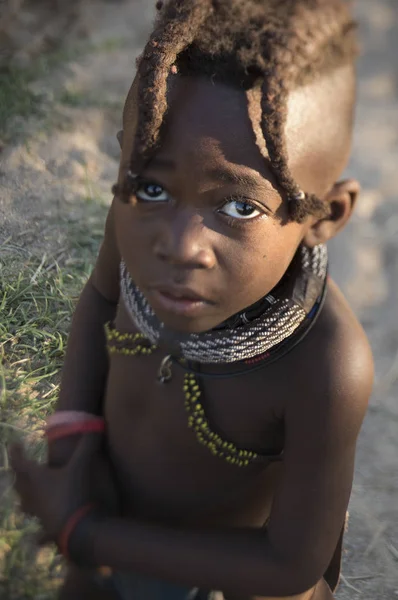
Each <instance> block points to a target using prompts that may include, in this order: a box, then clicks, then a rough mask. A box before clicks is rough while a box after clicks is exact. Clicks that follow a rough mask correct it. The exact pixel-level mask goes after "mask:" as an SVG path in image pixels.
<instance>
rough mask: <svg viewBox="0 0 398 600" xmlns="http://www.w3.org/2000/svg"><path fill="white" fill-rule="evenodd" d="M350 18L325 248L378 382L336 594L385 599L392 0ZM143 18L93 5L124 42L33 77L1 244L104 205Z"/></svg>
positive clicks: (3, 158) (391, 471)
mask: <svg viewBox="0 0 398 600" xmlns="http://www.w3.org/2000/svg"><path fill="white" fill-rule="evenodd" d="M151 4H152V3H151ZM357 13H358V17H359V19H360V22H361V29H362V33H363V44H364V52H363V57H362V59H361V61H360V67H359V73H360V86H359V106H358V115H357V127H356V136H355V143H354V152H353V158H352V161H351V165H350V168H349V174H350V175H352V176H355V177H356V178H358V179H359V180H360V181H361V183H362V185H363V194H362V198H361V200H360V202H359V204H358V210H357V212H356V215H355V217H354V219H353V220H352V222H351V224H350V225H349V227H348V228H347V229H346V231H345V232H343V234H341V235H340V237H339V238H338V239H337V240H336V241H334V242H333V243H332V244H331V270H332V275H333V276H334V277H335V279H336V280H337V281H338V283H339V284H340V285H341V286H342V288H343V290H344V292H345V294H346V295H347V297H348V298H349V300H350V302H351V304H352V305H353V307H354V308H355V310H356V312H357V314H358V316H359V318H360V320H361V322H362V323H363V325H364V326H365V329H366V331H367V334H368V336H369V338H370V341H371V344H372V348H373V351H374V355H375V360H376V376H377V377H376V386H375V391H374V394H373V397H372V401H371V404H370V408H369V412H368V415H367V418H366V421H365V424H364V427H363V430H362V432H361V435H360V439H359V444H358V454H357V464H356V474H355V482H354V488H353V494H352V500H351V505H350V527H349V532H348V535H347V537H346V551H345V556H344V566H343V580H342V583H341V586H340V588H339V591H338V594H337V598H338V599H339V600H375V599H377V600H379V599H386V600H387V599H393V598H395V597H398V476H397V464H398V436H397V423H398V404H397V402H396V396H397V392H398V318H397V316H398V314H397V302H398V262H397V260H396V257H397V253H398V212H397V208H398V200H397V194H396V190H397V187H398V172H397V166H398V111H397V108H398V71H397V64H396V57H397V53H398V41H397V36H398V0H377V1H376V0H360V1H359V3H358V6H357ZM151 14H152V11H151V8H150V6H148V3H147V2H145V1H138V0H137V1H136V2H130V3H128V5H127V4H120V3H118V2H113V3H107V4H102V3H100V4H99V5H98V7H97V8H96V10H95V11H94V12H93V14H90V15H89V18H90V28H91V30H92V31H93V39H94V41H95V42H96V43H98V44H101V43H102V42H103V41H104V40H107V39H109V38H112V39H113V40H119V41H120V40H122V41H123V43H115V44H114V45H113V46H112V44H111V45H109V44H108V49H107V51H101V52H96V53H91V54H89V55H87V56H85V57H84V58H80V59H77V60H75V61H69V62H68V64H67V65H66V66H63V67H62V68H60V69H58V70H57V71H56V72H55V73H54V74H53V75H52V76H51V78H50V79H42V80H41V81H40V82H38V83H36V84H34V85H35V91H39V92H40V93H42V94H44V95H45V97H46V98H47V102H48V106H49V110H50V107H51V110H53V109H54V107H55V108H56V114H57V118H56V119H55V121H54V122H55V125H54V124H53V126H52V127H47V128H43V122H42V121H39V120H37V119H34V118H32V119H30V120H29V121H28V122H26V121H24V122H23V123H21V126H22V127H23V128H25V130H28V131H29V136H28V141H26V140H25V141H24V142H16V141H15V142H14V143H11V144H8V145H6V146H5V147H3V150H2V152H1V154H0V187H1V196H0V223H1V226H0V243H1V241H4V240H5V239H6V238H8V237H9V236H12V242H13V243H14V244H15V245H16V246H19V247H21V246H28V247H29V249H30V251H34V252H37V254H38V255H40V256H41V255H42V254H43V252H46V253H47V254H50V255H54V256H56V255H57V253H60V252H62V248H63V245H64V240H65V236H66V235H67V231H68V227H67V224H68V223H69V222H76V221H81V223H82V224H83V225H84V223H85V220H84V219H85V215H86V214H87V211H86V208H87V193H88V192H87V190H88V188H89V190H90V193H91V192H92V193H93V194H94V195H95V196H96V197H99V198H100V199H103V202H104V203H107V202H109V199H110V194H109V189H110V186H111V184H112V183H113V182H114V181H115V178H116V173H117V160H118V147H117V143H116V140H115V133H116V131H117V129H118V127H119V125H120V116H121V107H122V101H123V99H124V96H125V94H126V92H127V90H128V87H129V85H130V82H131V80H132V77H133V73H134V59H135V56H136V55H137V53H138V51H139V49H140V47H141V45H142V43H143V41H144V40H145V34H146V31H147V28H148V23H149V19H150V17H151ZM111 46H112V47H111ZM65 89H66V90H68V91H69V92H71V93H73V94H76V93H78V94H79V95H80V96H79V97H82V96H84V95H86V97H90V98H91V99H93V98H101V105H98V103H97V104H96V103H95V102H91V104H90V102H88V103H87V104H86V105H83V106H79V102H75V103H73V102H70V103H69V105H68V103H65V102H64V103H62V104H61V103H59V102H58V101H57V98H58V96H59V94H60V91H62V90H63V91H64V90H65ZM54 122H53V123H54ZM65 224H66V226H65ZM88 226H90V224H89V223H88ZM16 252H18V250H17V248H16Z"/></svg>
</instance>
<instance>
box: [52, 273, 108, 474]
mask: <svg viewBox="0 0 398 600" xmlns="http://www.w3.org/2000/svg"><path fill="white" fill-rule="evenodd" d="M116 306H117V305H116V304H115V303H111V302H108V301H107V300H106V299H105V298H104V297H103V296H101V294H100V293H99V292H98V291H97V290H96V289H95V287H94V286H93V285H92V283H91V280H89V281H88V282H87V284H86V286H85V288H84V290H83V292H82V294H81V296H80V299H79V302H78V304H77V307H76V310H75V313H74V315H73V319H72V326H71V331H70V334H69V339H68V346H67V350H66V355H65V360H64V365H63V369H62V377H61V386H60V394H59V399H58V402H57V406H56V411H63V410H78V411H84V412H88V413H92V414H101V411H102V399H103V395H104V390H105V385H106V378H107V372H108V356H107V350H106V340H105V334H104V325H105V323H107V322H108V321H111V320H112V319H114V317H115V313H116ZM78 439H79V436H73V437H72V438H70V439H69V438H66V439H64V440H63V439H61V440H58V441H56V442H52V443H51V444H50V445H49V462H50V464H53V465H54V466H55V465H60V464H63V463H64V462H66V461H67V460H68V457H69V456H70V455H71V453H72V452H73V450H74V448H75V446H76V443H77V442H78Z"/></svg>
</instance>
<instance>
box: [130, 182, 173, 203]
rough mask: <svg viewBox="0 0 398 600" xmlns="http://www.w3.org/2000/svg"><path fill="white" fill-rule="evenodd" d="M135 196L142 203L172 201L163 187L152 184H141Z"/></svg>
mask: <svg viewBox="0 0 398 600" xmlns="http://www.w3.org/2000/svg"><path fill="white" fill-rule="evenodd" d="M135 196H136V197H137V198H138V200H140V201H141V202H167V201H168V200H169V199H170V197H169V195H168V193H167V192H166V190H165V189H164V188H162V186H161V185H159V184H157V183H150V182H142V183H140V184H139V185H138V186H137V189H136V191H135Z"/></svg>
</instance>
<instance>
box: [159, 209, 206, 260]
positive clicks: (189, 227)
mask: <svg viewBox="0 0 398 600" xmlns="http://www.w3.org/2000/svg"><path fill="white" fill-rule="evenodd" d="M173 212H174V211H173ZM208 233H209V231H208V229H207V228H206V227H205V225H204V224H203V217H202V216H201V215H200V214H198V213H193V212H191V211H187V210H186V211H181V210H179V211H178V212H177V211H175V212H174V214H173V215H172V216H171V218H170V219H165V220H164V221H163V222H162V225H161V230H160V231H159V233H158V235H157V237H156V240H155V247H154V250H155V255H156V256H157V258H159V259H160V260H162V261H164V262H167V263H169V264H172V265H176V266H181V267H187V268H192V269H211V268H212V267H213V266H214V264H215V254H214V251H213V250H212V247H211V243H210V239H209V235H208Z"/></svg>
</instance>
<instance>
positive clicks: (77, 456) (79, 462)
mask: <svg viewBox="0 0 398 600" xmlns="http://www.w3.org/2000/svg"><path fill="white" fill-rule="evenodd" d="M102 439H103V437H102V434H101V433H86V434H85V435H83V436H82V438H81V440H80V442H79V443H78V445H77V447H76V450H75V451H74V453H73V456H72V459H71V461H70V462H69V464H71V465H72V466H73V467H75V468H76V466H79V467H81V468H82V469H84V468H87V467H88V466H89V465H90V463H91V460H92V458H93V457H94V456H95V455H96V454H97V452H98V451H99V449H100V447H101V442H102Z"/></svg>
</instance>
